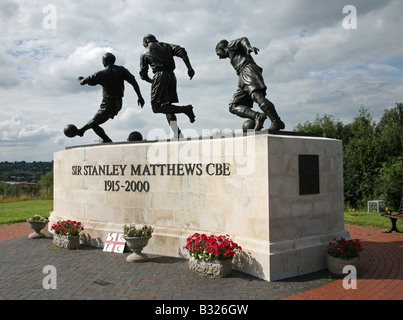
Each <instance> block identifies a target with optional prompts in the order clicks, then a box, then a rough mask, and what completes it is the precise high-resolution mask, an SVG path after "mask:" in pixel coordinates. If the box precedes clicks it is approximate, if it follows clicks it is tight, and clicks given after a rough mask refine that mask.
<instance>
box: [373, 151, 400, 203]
mask: <svg viewBox="0 0 403 320" xmlns="http://www.w3.org/2000/svg"><path fill="white" fill-rule="evenodd" d="M402 181H403V156H402V157H396V158H391V159H390V160H389V161H388V162H384V163H383V165H382V168H381V169H380V171H379V175H378V177H377V180H376V183H375V190H376V194H377V196H379V198H380V199H383V200H385V202H386V204H387V206H388V207H391V208H394V209H397V208H399V206H400V200H401V198H402V197H403V184H402Z"/></svg>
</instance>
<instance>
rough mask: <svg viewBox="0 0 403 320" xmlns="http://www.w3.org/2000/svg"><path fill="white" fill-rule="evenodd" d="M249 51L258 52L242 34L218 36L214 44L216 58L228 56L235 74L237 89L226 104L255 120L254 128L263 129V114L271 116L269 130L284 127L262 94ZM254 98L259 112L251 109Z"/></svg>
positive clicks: (259, 74)
mask: <svg viewBox="0 0 403 320" xmlns="http://www.w3.org/2000/svg"><path fill="white" fill-rule="evenodd" d="M251 52H253V53H255V54H258V52H259V49H258V48H255V47H252V46H251V44H250V43H249V40H248V39H247V38H245V37H243V38H240V39H237V40H234V41H230V42H228V41H227V40H221V41H220V42H219V43H218V44H217V46H216V53H217V55H218V57H219V58H220V59H226V58H229V59H230V61H231V65H232V66H233V67H234V69H235V71H236V73H237V75H238V90H237V91H236V93H235V94H234V96H233V97H232V100H231V102H230V104H229V111H230V112H231V113H233V114H235V115H237V116H239V117H242V118H248V119H251V120H254V121H255V128H254V129H255V131H260V130H262V129H263V124H264V121H265V120H266V116H267V117H269V119H270V120H271V126H270V127H269V131H272V132H273V131H278V130H282V129H284V128H285V124H284V122H283V121H281V119H280V117H279V116H278V114H277V112H276V109H275V107H274V105H273V103H271V102H270V101H269V100H268V99H267V98H266V89H267V87H266V85H265V83H264V80H263V76H262V72H263V69H262V68H260V67H259V66H258V65H257V64H256V63H255V61H254V60H253V58H252V56H251V55H250V54H251ZM254 102H256V103H257V104H258V106H259V107H260V109H261V110H262V111H263V113H260V112H256V111H254V110H252V106H253V103H254Z"/></svg>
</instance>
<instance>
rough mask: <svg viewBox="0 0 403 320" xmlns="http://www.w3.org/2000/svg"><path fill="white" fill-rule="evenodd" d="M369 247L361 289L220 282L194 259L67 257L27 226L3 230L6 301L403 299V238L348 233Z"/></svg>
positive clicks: (87, 252)
mask: <svg viewBox="0 0 403 320" xmlns="http://www.w3.org/2000/svg"><path fill="white" fill-rule="evenodd" d="M346 229H347V230H348V231H349V232H350V235H351V236H352V237H353V238H358V239H360V240H361V241H362V245H363V247H364V248H365V250H364V251H363V253H362V256H361V261H360V266H359V269H358V270H359V274H358V280H357V289H356V290H354V289H350V290H345V289H344V288H343V280H342V279H335V278H332V277H331V276H330V275H329V273H328V272H327V271H326V270H323V271H320V272H316V273H313V274H309V275H305V276H301V277H296V278H292V279H287V280H282V281H276V282H267V281H263V280H261V279H257V278H255V277H253V276H250V275H247V274H244V273H242V272H238V271H234V272H233V275H232V276H231V277H229V278H224V279H216V278H209V277H203V276H199V275H196V274H194V273H192V272H191V271H189V270H188V264H187V260H184V259H179V258H170V257H161V256H155V257H151V259H150V260H149V261H147V262H144V263H141V264H133V263H128V262H126V259H125V258H126V255H127V254H116V253H106V252H103V251H102V250H100V249H94V248H89V247H82V248H81V249H80V250H65V249H61V248H57V247H54V246H53V244H52V241H51V240H50V239H39V240H35V239H28V237H27V235H28V234H29V233H31V232H32V230H31V229H30V228H29V226H28V224H27V223H21V224H14V225H9V226H4V225H3V226H0V241H1V242H0V300H1V299H4V300H34V299H52V300H65V299H73V300H88V299H89V300H99V299H107V300H117V299H119V300H122V299H129V300H134V299H136V300H153V299H158V300H327V299H331V300H344V299H346V300H353V299H358V300H403V236H402V235H399V234H395V233H393V234H385V233H382V230H379V229H373V228H367V227H359V226H352V225H351V226H348V225H347V226H346ZM46 265H52V266H54V267H56V270H57V288H56V289H48V290H45V289H44V287H43V282H44V279H45V277H46V276H47V275H48V273H44V272H43V270H44V267H45V266H46Z"/></svg>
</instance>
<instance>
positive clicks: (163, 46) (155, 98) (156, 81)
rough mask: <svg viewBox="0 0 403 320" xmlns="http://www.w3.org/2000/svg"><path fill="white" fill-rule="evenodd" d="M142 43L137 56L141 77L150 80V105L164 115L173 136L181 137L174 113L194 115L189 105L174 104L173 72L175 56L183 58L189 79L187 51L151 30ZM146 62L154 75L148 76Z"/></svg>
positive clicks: (175, 96) (192, 71) (190, 67)
mask: <svg viewBox="0 0 403 320" xmlns="http://www.w3.org/2000/svg"><path fill="white" fill-rule="evenodd" d="M143 46H144V48H145V49H144V51H143V53H142V54H141V57H140V78H141V79H142V80H144V81H147V82H149V83H151V108H152V110H153V112H154V113H163V114H165V115H166V118H167V120H168V123H169V125H170V127H171V129H172V131H173V132H174V137H175V138H178V137H182V134H181V131H180V129H179V128H178V127H177V118H176V114H177V113H184V114H186V115H187V116H188V117H189V120H190V122H191V123H193V122H194V121H195V115H194V113H193V107H192V105H187V106H176V105H174V104H173V103H176V102H179V99H178V94H177V91H176V84H177V82H176V76H175V73H174V70H175V68H176V66H175V61H174V56H176V57H179V58H181V59H182V60H183V62H184V63H185V65H186V67H187V69H188V75H189V77H190V80H192V78H193V76H194V75H195V71H194V70H193V68H192V65H191V64H190V61H189V57H188V55H187V52H186V50H185V49H184V48H182V47H180V46H178V45H174V44H169V43H164V42H159V41H158V40H157V39H156V38H155V36H154V35H152V34H147V35H145V36H144V38H143ZM149 66H150V67H151V69H152V71H153V73H154V77H153V79H151V78H150V77H149V76H148V68H149Z"/></svg>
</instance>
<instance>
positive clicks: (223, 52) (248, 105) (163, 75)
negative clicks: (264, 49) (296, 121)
mask: <svg viewBox="0 0 403 320" xmlns="http://www.w3.org/2000/svg"><path fill="white" fill-rule="evenodd" d="M143 46H144V48H145V49H144V51H143V53H142V54H141V57H140V78H141V79H142V80H144V81H146V82H149V83H151V108H152V111H153V112H154V113H163V114H165V116H166V119H167V121H168V124H169V125H170V127H171V129H172V131H173V132H174V137H175V138H180V137H182V133H181V130H180V129H179V128H178V126H177V117H176V114H178V113H184V114H185V115H186V116H188V118H189V121H190V122H191V123H193V122H194V121H195V114H194V112H193V106H192V105H187V106H178V105H175V104H174V103H178V102H179V99H178V94H177V89H176V88H177V81H176V76H175V73H174V70H175V68H176V66H175V61H174V57H179V58H181V59H182V60H183V62H184V63H185V65H186V67H187V69H188V75H189V78H190V80H191V79H192V78H193V76H194V75H195V71H194V70H193V68H192V65H191V63H190V60H189V57H188V54H187V52H186V50H185V49H184V48H183V47H181V46H179V45H174V44H169V43H164V42H160V41H158V40H157V39H156V38H155V36H154V35H151V34H148V35H146V36H144V39H143ZM252 52H253V53H255V54H258V52H259V49H257V48H255V47H252V46H251V44H250V43H249V40H248V39H247V38H245V37H243V38H240V39H237V40H234V41H230V42H228V41H227V40H222V41H220V42H219V43H218V44H217V46H216V53H217V56H218V57H219V58H220V59H226V58H229V59H230V62H231V65H232V66H233V68H234V69H235V71H236V73H237V75H238V89H237V91H236V92H235V94H234V95H233V97H232V99H231V101H230V103H229V111H230V112H231V113H233V114H235V115H237V116H239V117H242V118H246V119H250V121H249V124H252V126H253V128H248V129H254V130H255V131H260V130H262V129H263V126H264V122H265V120H266V119H267V117H268V118H269V119H270V120H271V125H270V127H269V129H268V131H269V132H275V131H279V130H283V129H284V128H285V125H284V123H283V121H281V119H280V117H279V116H278V114H277V112H276V109H275V107H274V105H273V103H271V102H270V101H269V100H268V99H267V98H266V90H267V87H266V85H265V83H264V80H263V75H262V71H263V70H262V68H260V67H259V66H258V65H257V64H256V63H255V61H254V60H253V58H252V56H251V53H252ZM115 62H116V58H115V56H114V55H113V54H111V53H106V54H105V55H104V56H103V57H102V63H103V65H104V67H105V69H103V70H101V71H99V72H97V73H95V74H93V75H91V76H89V77H85V78H84V77H82V76H80V77H78V81H79V83H80V84H81V85H85V84H88V85H90V86H95V85H101V86H102V88H103V93H102V95H103V99H102V103H101V105H100V108H99V110H98V111H97V113H96V114H95V115H94V117H93V118H92V119H91V120H90V121H89V122H88V123H87V124H86V125H84V126H83V127H82V128H80V129H77V128H76V127H75V126H74V125H67V126H66V127H65V129H64V133H65V134H66V136H68V137H74V136H76V135H78V136H80V137H82V136H83V135H84V133H85V132H86V131H87V130H88V129H92V130H94V132H95V133H96V134H97V135H98V136H99V137H100V138H101V139H102V141H103V142H112V140H111V139H110V138H109V137H108V136H107V134H106V133H105V131H104V130H103V129H102V128H101V126H100V125H101V124H103V123H105V122H106V121H108V120H109V119H113V118H114V117H115V116H116V115H117V114H118V113H119V111H120V110H121V109H122V99H123V96H124V88H125V87H124V82H125V81H127V82H128V83H130V84H131V85H132V87H133V89H134V91H135V92H136V94H137V97H138V105H139V106H141V108H143V106H144V104H145V102H144V99H143V96H142V94H141V91H140V88H139V85H138V83H137V81H136V79H135V77H134V76H133V74H132V73H130V71H129V70H127V69H126V68H124V67H122V66H118V65H116V64H115ZM149 67H150V68H151V70H152V72H153V74H154V76H153V78H152V79H151V78H150V77H149V76H148V70H149ZM254 102H255V103H256V104H257V105H258V106H259V108H260V110H261V111H262V112H257V111H254V110H253V109H252V107H253V103H254Z"/></svg>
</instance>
